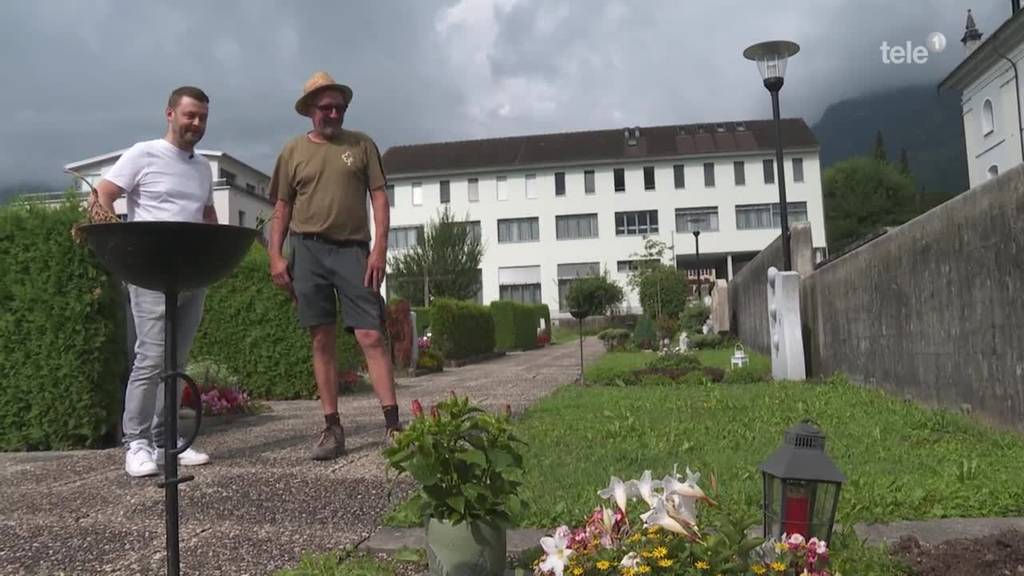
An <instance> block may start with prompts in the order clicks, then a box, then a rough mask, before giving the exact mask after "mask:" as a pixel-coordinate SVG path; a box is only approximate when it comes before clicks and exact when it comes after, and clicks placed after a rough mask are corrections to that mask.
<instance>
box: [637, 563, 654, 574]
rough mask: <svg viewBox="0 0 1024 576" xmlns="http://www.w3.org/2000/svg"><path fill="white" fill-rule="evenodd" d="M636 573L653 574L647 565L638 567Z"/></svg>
mask: <svg viewBox="0 0 1024 576" xmlns="http://www.w3.org/2000/svg"><path fill="white" fill-rule="evenodd" d="M636 573H637V574H650V573H651V567H650V566H648V565H647V564H641V565H639V566H637V567H636Z"/></svg>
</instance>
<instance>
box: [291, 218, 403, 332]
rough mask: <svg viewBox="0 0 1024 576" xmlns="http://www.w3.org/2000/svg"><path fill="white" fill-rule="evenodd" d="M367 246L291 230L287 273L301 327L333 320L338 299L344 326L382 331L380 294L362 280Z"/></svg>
mask: <svg viewBox="0 0 1024 576" xmlns="http://www.w3.org/2000/svg"><path fill="white" fill-rule="evenodd" d="M368 256H369V247H368V246H367V245H366V244H365V243H362V242H333V241H330V240H325V239H321V238H318V237H315V236H310V235H300V234H292V254H291V258H290V260H289V272H290V273H291V277H292V285H293V286H294V288H295V297H296V299H297V300H298V316H299V325H300V326H302V327H303V328H311V327H313V326H322V325H324V324H334V323H335V322H337V321H338V307H337V304H338V302H340V303H341V314H342V317H343V319H344V326H345V329H346V330H349V331H352V330H362V329H367V330H377V331H378V332H383V331H384V298H383V297H382V296H381V295H380V292H377V291H375V290H374V289H373V288H367V287H366V286H365V285H364V284H363V279H364V278H365V277H366V259H367V257H368Z"/></svg>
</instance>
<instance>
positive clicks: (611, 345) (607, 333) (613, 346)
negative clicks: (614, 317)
mask: <svg viewBox="0 0 1024 576" xmlns="http://www.w3.org/2000/svg"><path fill="white" fill-rule="evenodd" d="M632 335H633V334H632V333H631V332H630V331H629V330H626V329H625V328H607V329H605V330H602V331H601V332H599V333H598V335H597V339H598V340H600V341H601V343H603V344H604V349H605V350H606V351H608V352H620V351H622V350H625V349H626V345H627V344H629V339H630V337H631V336H632Z"/></svg>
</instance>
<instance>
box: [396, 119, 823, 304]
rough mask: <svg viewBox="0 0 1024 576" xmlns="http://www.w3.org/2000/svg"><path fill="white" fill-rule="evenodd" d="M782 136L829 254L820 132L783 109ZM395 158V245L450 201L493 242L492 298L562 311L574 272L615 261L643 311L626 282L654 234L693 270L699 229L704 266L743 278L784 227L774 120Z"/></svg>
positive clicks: (798, 195) (412, 237) (428, 150)
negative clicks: (748, 266) (752, 261)
mask: <svg viewBox="0 0 1024 576" xmlns="http://www.w3.org/2000/svg"><path fill="white" fill-rule="evenodd" d="M782 138H783V145H784V163H785V176H786V182H787V183H786V190H787V200H788V202H787V203H788V204H789V219H790V222H800V221H810V223H811V230H812V235H813V238H814V246H815V248H816V252H817V254H816V256H817V258H818V259H822V258H824V257H825V255H826V246H825V228H824V213H823V205H822V192H821V174H820V168H819V162H818V151H819V146H818V142H817V140H816V139H815V137H814V134H813V133H812V132H811V130H810V128H809V127H808V126H807V124H806V123H805V122H804V121H803V120H802V119H784V120H783V121H782ZM383 160H384V165H385V170H386V171H387V175H388V181H389V185H388V194H389V197H390V201H391V206H392V208H391V226H392V231H391V237H390V240H389V245H388V246H389V250H390V251H400V250H402V249H404V248H407V247H408V246H410V245H412V244H414V243H415V242H417V241H418V240H419V238H420V236H421V234H422V230H423V227H424V225H425V224H426V223H428V222H429V221H431V220H432V219H435V218H436V217H437V214H438V211H439V209H440V208H441V207H442V206H444V205H448V206H450V207H451V209H452V211H453V212H454V213H455V215H456V216H457V217H459V218H460V219H465V220H467V221H469V222H472V223H474V224H473V225H474V226H475V227H478V229H479V230H480V235H481V237H482V239H483V243H484V246H485V253H484V257H483V262H482V265H481V271H480V273H481V292H482V293H481V294H480V297H479V300H481V301H482V302H491V301H493V300H499V299H511V300H518V301H523V302H544V303H546V304H548V306H549V307H550V308H551V312H552V316H555V317H567V316H568V311H567V310H566V309H565V306H564V294H565V293H566V291H567V288H568V284H569V282H570V281H571V280H572V279H574V278H577V277H579V276H584V275H589V274H597V273H601V272H603V271H607V272H608V273H609V276H610V277H611V278H612V279H614V280H616V281H617V282H619V283H620V285H622V286H623V287H624V288H626V291H627V294H628V297H627V303H626V304H625V305H624V307H625V308H626V310H627V311H633V312H637V311H639V304H638V298H637V296H636V295H635V294H633V293H632V292H631V291H630V290H629V289H628V286H627V284H626V281H627V279H628V274H629V271H630V269H631V267H633V266H635V263H636V262H637V261H638V259H639V258H640V254H641V253H642V252H643V248H644V241H645V239H646V238H648V237H655V238H658V239H660V240H662V241H663V242H665V243H666V244H667V245H668V246H669V247H670V250H669V251H670V252H671V253H672V254H673V255H674V261H675V264H676V266H677V267H679V268H682V269H686V270H688V271H689V273H690V275H691V276H694V275H695V274H696V273H697V263H698V259H697V245H696V243H697V242H696V240H697V239H696V238H695V236H694V235H693V231H695V230H699V231H700V235H699V243H700V248H699V250H700V255H699V258H700V260H699V262H700V270H701V274H703V275H704V276H705V277H711V278H731V277H732V275H733V274H734V273H736V272H737V271H738V270H739V269H740V268H741V267H742V266H743V265H744V264H745V263H746V262H748V261H749V260H750V259H751V258H753V257H754V256H755V255H756V254H757V253H758V252H760V251H761V250H762V249H763V248H765V247H766V246H767V245H768V244H769V243H771V242H772V241H773V240H774V239H775V238H776V237H778V235H779V227H780V223H779V218H780V215H779V204H778V199H779V191H778V186H777V184H776V183H775V179H776V168H775V127H774V123H773V122H772V121H770V120H767V121H765V120H757V121H750V122H722V123H711V124H692V125H675V126H657V127H647V128H627V129H624V130H618V129H616V130H599V131H590V132H574V133H560V134H541V135H533V136H521V137H510V138H495V139H487V140H474V141H462V142H444V143H433V144H421V145H412V146H396V147H393V148H390V149H388V150H387V151H386V152H385V154H384V158H383ZM669 258H672V256H667V257H666V262H667V263H668V262H671V261H672V260H669Z"/></svg>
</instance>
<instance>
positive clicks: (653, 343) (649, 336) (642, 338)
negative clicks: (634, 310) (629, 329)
mask: <svg viewBox="0 0 1024 576" xmlns="http://www.w3.org/2000/svg"><path fill="white" fill-rule="evenodd" d="M633 345H634V346H636V347H637V348H639V349H641V350H654V349H655V348H657V346H658V331H657V328H656V327H655V325H654V320H651V319H650V317H648V316H641V317H640V318H639V319H638V320H637V321H636V329H635V330H633Z"/></svg>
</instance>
